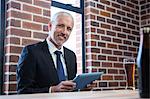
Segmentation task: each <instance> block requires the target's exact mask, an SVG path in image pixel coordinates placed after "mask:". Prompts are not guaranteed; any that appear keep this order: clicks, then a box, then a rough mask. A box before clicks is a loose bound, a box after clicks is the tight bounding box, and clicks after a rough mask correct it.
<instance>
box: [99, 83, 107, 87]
mask: <svg viewBox="0 0 150 99" xmlns="http://www.w3.org/2000/svg"><path fill="white" fill-rule="evenodd" d="M99 87H107V82H99Z"/></svg>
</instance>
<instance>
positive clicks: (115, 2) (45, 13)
mask: <svg viewBox="0 0 150 99" xmlns="http://www.w3.org/2000/svg"><path fill="white" fill-rule="evenodd" d="M50 4H51V0H8V2H7V18H6V19H7V20H6V21H7V26H6V39H5V62H4V93H5V94H13V93H16V65H17V61H18V58H19V55H20V53H21V50H22V48H23V47H24V46H25V45H28V44H32V43H35V42H38V41H42V40H43V39H45V38H46V36H47V35H48V34H47V32H48V28H47V22H48V20H49V18H50ZM140 4H141V6H140V7H139V2H138V0H85V30H86V31H85V37H86V39H85V41H86V67H87V72H91V71H93V72H96V71H103V72H104V73H105V74H104V75H103V76H102V78H100V79H101V80H98V81H96V82H95V84H94V88H95V89H97V90H106V89H124V88H125V86H126V78H125V70H124V64H123V59H124V58H128V57H129V58H130V57H133V58H136V56H137V51H138V45H139V27H140V24H141V25H142V26H145V25H146V26H147V25H150V21H147V20H149V15H148V13H149V11H150V10H149V8H148V4H149V2H148V0H147V1H145V0H141V1H140ZM143 6H144V7H143ZM140 8H141V10H140ZM139 12H140V13H141V16H140V13H139ZM77 17H79V16H77ZM140 18H141V23H140ZM78 29H79V28H78ZM77 37H78V35H77ZM78 39H79V38H77V40H78ZM80 40H81V39H80ZM77 45H78V46H79V45H81V44H80V42H77ZM79 54H80V52H79ZM79 57H80V56H79ZM80 58H81V57H80ZM78 60H81V59H78ZM79 64H80V63H79Z"/></svg>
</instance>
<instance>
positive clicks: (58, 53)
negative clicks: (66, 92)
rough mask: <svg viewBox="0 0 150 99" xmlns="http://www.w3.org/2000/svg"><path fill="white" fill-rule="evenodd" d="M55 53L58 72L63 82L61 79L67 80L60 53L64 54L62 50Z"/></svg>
mask: <svg viewBox="0 0 150 99" xmlns="http://www.w3.org/2000/svg"><path fill="white" fill-rule="evenodd" d="M54 53H55V54H56V64H57V74H58V78H59V81H60V82H61V81H64V80H66V77H65V73H64V69H63V64H62V62H61V59H60V55H61V54H62V52H61V51H55V52H54Z"/></svg>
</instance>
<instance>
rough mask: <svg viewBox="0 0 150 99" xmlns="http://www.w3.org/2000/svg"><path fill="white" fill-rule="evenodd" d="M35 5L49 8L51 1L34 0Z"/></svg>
mask: <svg viewBox="0 0 150 99" xmlns="http://www.w3.org/2000/svg"><path fill="white" fill-rule="evenodd" d="M34 5H37V6H40V7H43V8H48V9H49V8H50V3H48V2H44V1H43V0H34Z"/></svg>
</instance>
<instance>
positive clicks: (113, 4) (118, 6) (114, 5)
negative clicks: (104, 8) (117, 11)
mask: <svg viewBox="0 0 150 99" xmlns="http://www.w3.org/2000/svg"><path fill="white" fill-rule="evenodd" d="M112 6H113V7H116V8H120V5H119V4H116V3H112Z"/></svg>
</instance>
